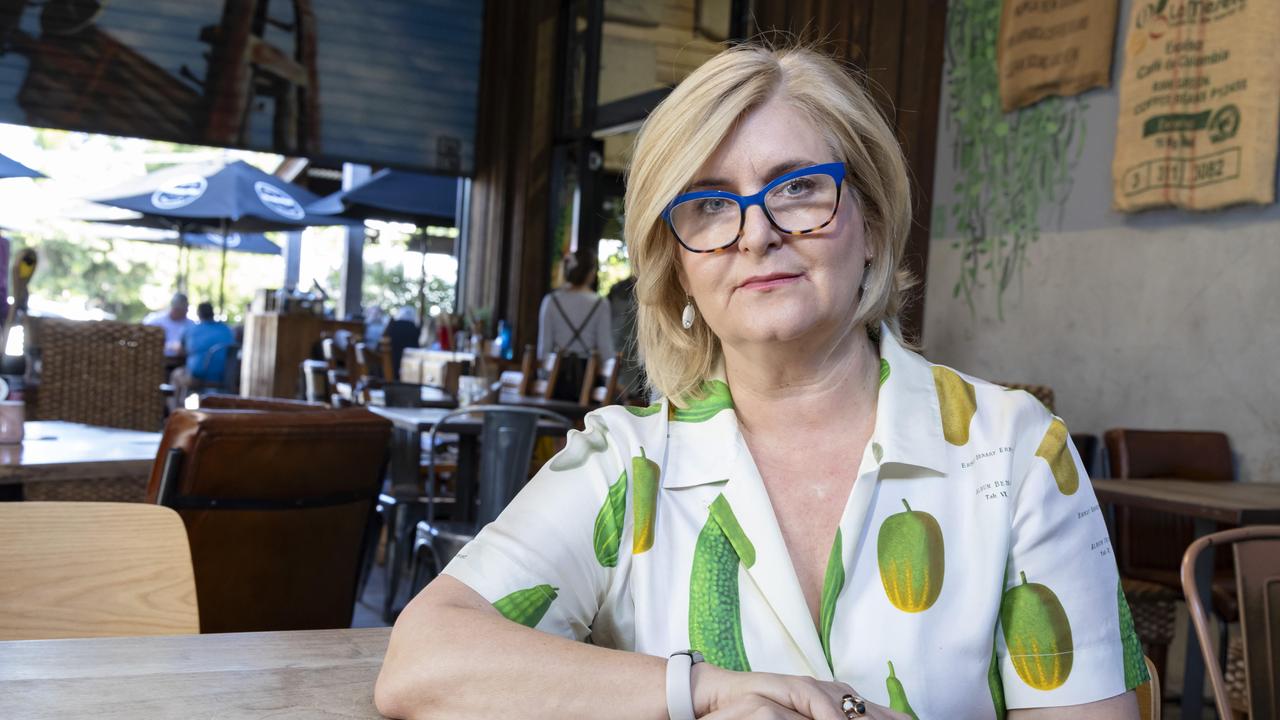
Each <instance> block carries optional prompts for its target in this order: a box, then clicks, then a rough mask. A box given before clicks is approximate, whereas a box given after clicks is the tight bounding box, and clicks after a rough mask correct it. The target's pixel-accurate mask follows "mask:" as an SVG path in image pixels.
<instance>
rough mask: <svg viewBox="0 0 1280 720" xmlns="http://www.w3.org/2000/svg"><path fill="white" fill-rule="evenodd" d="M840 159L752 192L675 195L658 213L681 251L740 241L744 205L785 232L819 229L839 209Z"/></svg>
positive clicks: (706, 249)
mask: <svg viewBox="0 0 1280 720" xmlns="http://www.w3.org/2000/svg"><path fill="white" fill-rule="evenodd" d="M844 172H845V170H844V163H838V162H835V163H823V164H821V165H811V166H809V167H804V168H800V169H799V170H792V171H791V172H789V173H786V174H784V175H780V176H778V177H776V178H774V179H773V180H770V181H769V184H767V185H765V186H764V187H763V188H761V189H760V192H757V193H756V194H754V195H738V194H735V193H731V192H727V191H725V190H699V191H696V192H688V193H684V194H681V195H677V196H676V199H674V200H672V201H671V204H669V205H667V209H666V210H663V211H662V218H663V219H664V220H666V221H667V225H668V226H669V227H670V228H671V232H672V233H674V234H675V236H676V240H677V241H678V242H679V243H680V245H681V246H683V247H684V249H685V250H688V251H689V252H695V253H713V252H723V251H724V250H727V249H729V248H730V247H732V246H733V245H734V243H736V242H738V241H739V240H741V239H742V231H743V229H744V228H745V227H746V224H747V208H749V207H751V206H752V205H759V206H760V207H761V208H763V209H764V215H765V217H766V218H768V219H769V223H770V224H771V225H773V227H774V228H776V229H777V230H778V232H781V233H783V234H785V235H807V234H809V233H811V232H815V231H818V230H821V229H822V228H824V227H826V226H827V225H830V224H831V221H832V220H834V219H835V217H836V213H837V212H838V211H839V210H840V188H841V186H842V185H843V184H844Z"/></svg>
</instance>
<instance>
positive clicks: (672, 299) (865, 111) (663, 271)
mask: <svg viewBox="0 0 1280 720" xmlns="http://www.w3.org/2000/svg"><path fill="white" fill-rule="evenodd" d="M775 94H780V95H781V96H783V97H785V98H786V99H787V100H788V101H789V102H790V103H791V104H792V106H793V107H795V108H796V109H798V110H800V111H801V112H803V113H804V114H805V115H807V116H808V117H809V119H810V121H811V122H813V123H814V125H816V126H817V128H818V129H819V131H821V132H822V133H823V134H824V135H825V136H826V139H827V143H828V144H829V145H830V147H831V149H832V151H833V152H834V153H835V155H836V158H837V159H838V160H840V161H842V162H844V164H845V167H846V168H847V173H846V176H845V177H846V179H845V183H846V187H847V188H849V189H851V191H852V193H851V194H852V197H853V198H854V199H855V201H856V202H857V203H858V207H859V209H860V210H861V212H862V216H863V219H864V221H865V223H866V231H867V232H866V241H867V247H868V249H869V250H870V252H871V255H872V260H871V266H870V268H869V270H868V272H867V277H866V289H865V290H864V291H863V294H862V298H861V300H860V301H859V303H858V311H857V313H856V314H855V316H854V318H853V320H852V323H853V324H854V326H857V325H863V326H865V327H866V328H867V329H868V330H869V331H871V332H872V333H874V332H876V331H877V330H878V328H879V326H880V323H881V322H882V321H883V322H886V323H888V324H889V327H890V328H891V329H892V330H893V331H894V333H895V334H899V330H898V313H899V312H900V310H901V308H902V304H903V301H904V299H905V294H906V291H907V289H908V288H910V286H911V285H912V284H913V280H912V279H911V276H910V274H909V273H908V272H906V271H905V270H902V269H900V268H899V266H900V264H901V262H902V255H903V250H904V247H905V245H906V238H907V233H908V231H909V230H910V223H911V191H910V187H909V185H908V181H907V169H906V163H905V161H904V160H903V157H902V149H901V147H900V146H899V145H898V141H897V139H896V138H895V137H894V134H893V131H892V130H891V129H890V128H889V125H888V124H887V123H886V122H885V120H884V118H883V117H882V116H881V115H880V112H879V109H878V108H877V106H876V104H875V103H874V101H872V99H871V97H870V96H869V95H868V94H867V92H866V91H865V90H863V88H862V86H861V85H860V84H859V82H858V80H857V79H855V78H854V77H853V75H852V74H851V73H850V72H849V71H848V70H846V69H845V68H844V67H843V66H841V65H840V64H839V63H838V62H836V61H835V60H833V59H831V58H830V57H828V56H826V55H823V54H822V53H820V52H817V51H815V50H813V49H810V48H806V47H786V48H772V47H766V46H763V45H760V44H755V43H747V44H743V45H738V46H735V47H732V48H730V49H728V50H725V51H723V52H721V53H720V54H718V55H716V56H715V57H713V58H711V59H710V60H708V61H707V62H706V63H704V64H703V65H702V66H701V67H699V68H698V69H697V70H695V71H694V72H693V74H691V75H689V77H688V78H686V79H685V80H684V81H683V82H681V83H680V84H679V85H678V86H676V88H675V89H674V90H672V91H671V94H670V95H669V96H668V97H667V98H666V99H665V100H663V101H662V103H661V104H660V105H658V107H657V108H656V109H654V111H653V112H652V113H651V114H650V115H649V118H648V119H647V120H646V121H645V123H644V126H643V127H642V128H641V129H640V133H639V136H638V137H637V138H636V144H635V151H634V153H633V156H632V160H631V166H630V168H629V170H628V177H627V192H626V209H625V217H626V228H625V235H626V242H627V247H628V249H629V251H630V254H631V261H632V263H633V267H634V268H635V274H636V277H637V283H636V298H637V300H638V308H637V344H638V345H639V349H640V353H641V356H642V357H643V359H644V365H645V370H646V372H647V373H648V376H649V382H650V384H651V385H652V386H653V387H654V388H655V389H656V390H658V392H660V393H661V394H663V395H666V396H667V397H669V398H671V399H672V400H673V401H675V402H677V403H682V402H684V401H685V398H687V397H690V396H692V395H694V394H696V393H697V392H698V390H699V387H700V386H701V384H702V382H703V381H704V380H705V379H706V378H707V377H708V375H710V374H711V372H712V371H713V370H714V368H715V367H716V364H717V363H718V362H719V359H720V342H719V340H718V339H717V338H716V336H715V335H714V334H713V333H712V332H711V329H710V328H709V327H707V324H706V323H705V322H702V321H701V320H697V321H695V322H694V325H693V327H692V328H690V329H689V330H687V331H686V330H685V329H684V328H683V326H682V324H681V313H682V311H683V308H684V305H685V302H686V299H685V294H684V290H683V289H682V288H681V285H680V281H679V276H678V268H679V265H680V256H679V253H680V252H682V251H681V249H680V246H679V244H678V243H677V242H676V240H675V237H674V236H673V235H672V234H671V230H670V229H669V228H668V227H667V225H666V223H665V221H663V219H662V211H663V210H664V209H665V208H666V206H667V204H668V203H669V202H671V199H672V198H673V197H675V196H676V194H678V193H679V192H680V191H681V190H682V189H683V188H684V187H686V186H687V185H688V184H689V183H690V182H691V181H692V180H693V176H694V173H696V172H697V170H698V168H699V167H701V166H702V164H703V163H704V162H706V160H707V158H709V157H710V156H711V155H712V153H713V152H715V150H716V148H717V147H718V146H719V145H720V143H721V142H722V141H723V139H724V138H725V136H726V135H728V134H729V132H730V131H731V130H732V129H733V126H734V124H735V123H736V122H737V121H738V119H739V118H741V117H742V116H743V115H744V114H745V113H747V112H748V111H750V110H752V109H753V108H755V107H757V106H759V105H761V104H763V103H764V102H765V101H766V100H767V99H769V98H770V97H772V96H773V95H775ZM860 280H861V278H850V279H849V282H853V283H857V282H859V281H860Z"/></svg>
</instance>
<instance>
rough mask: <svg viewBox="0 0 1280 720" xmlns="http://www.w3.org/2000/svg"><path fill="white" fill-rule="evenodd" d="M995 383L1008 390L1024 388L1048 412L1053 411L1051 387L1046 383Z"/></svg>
mask: <svg viewBox="0 0 1280 720" xmlns="http://www.w3.org/2000/svg"><path fill="white" fill-rule="evenodd" d="M997 384H998V385H1001V386H1002V387H1006V388H1009V389H1010V390H1024V391H1026V392H1028V393H1030V394H1031V396H1032V397H1034V398H1035V399H1037V400H1039V401H1040V403H1041V404H1043V405H1044V406H1045V407H1046V408H1048V409H1049V412H1054V409H1053V402H1054V396H1053V388H1051V387H1049V386H1048V385H1028V384H1025V383H997Z"/></svg>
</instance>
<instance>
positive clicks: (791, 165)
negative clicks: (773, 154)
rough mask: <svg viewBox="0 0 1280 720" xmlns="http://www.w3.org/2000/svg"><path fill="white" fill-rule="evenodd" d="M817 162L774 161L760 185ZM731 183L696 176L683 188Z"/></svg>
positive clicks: (706, 187)
mask: <svg viewBox="0 0 1280 720" xmlns="http://www.w3.org/2000/svg"><path fill="white" fill-rule="evenodd" d="M817 164H818V163H816V162H814V161H813V160H809V159H807V158H793V159H790V160H783V161H782V162H779V163H775V164H774V165H773V166H772V167H770V168H769V170H768V172H766V173H765V176H764V177H763V178H761V180H760V183H761V186H762V187H763V185H764V184H765V183H768V182H770V181H771V180H773V179H774V178H776V177H778V176H779V175H782V174H784V173H788V172H791V171H792V170H798V169H799V168H802V167H808V166H810V165H817ZM732 184H733V183H732V181H730V180H727V179H725V178H722V177H708V178H698V179H697V180H694V181H693V182H691V183H689V185H688V187H686V188H685V192H691V191H694V190H706V189H709V188H723V187H728V186H730V185H732Z"/></svg>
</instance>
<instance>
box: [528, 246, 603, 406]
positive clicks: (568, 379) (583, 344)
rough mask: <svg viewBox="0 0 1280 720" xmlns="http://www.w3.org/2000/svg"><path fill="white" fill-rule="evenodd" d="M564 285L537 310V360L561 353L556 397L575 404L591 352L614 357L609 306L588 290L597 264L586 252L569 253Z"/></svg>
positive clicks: (563, 267)
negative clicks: (551, 353) (549, 354)
mask: <svg viewBox="0 0 1280 720" xmlns="http://www.w3.org/2000/svg"><path fill="white" fill-rule="evenodd" d="M560 270H561V276H562V277H563V278H564V284H563V285H561V286H560V287H559V288H557V289H555V290H552V291H551V292H549V293H547V295H546V297H544V298H542V308H541V309H540V310H539V311H538V357H539V358H540V359H541V358H545V357H546V356H547V353H549V352H555V353H559V354H560V376H559V378H557V379H556V386H555V397H556V398H557V399H560V400H569V401H573V402H577V400H578V393H579V391H580V390H581V389H582V380H583V377H582V376H583V375H584V374H586V367H587V358H588V357H589V356H590V355H591V352H592V351H595V352H598V353H599V354H600V357H601V358H602V359H603V358H609V357H613V330H612V327H611V323H610V319H609V307H608V304H607V303H606V301H605V300H604V298H602V297H600V296H599V295H596V294H595V292H593V291H592V290H591V283H592V281H594V280H595V278H596V261H595V258H593V257H591V256H590V255H588V254H586V253H579V252H571V253H569V254H567V255H565V256H564V260H562V261H561V265H560Z"/></svg>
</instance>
